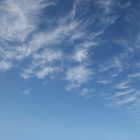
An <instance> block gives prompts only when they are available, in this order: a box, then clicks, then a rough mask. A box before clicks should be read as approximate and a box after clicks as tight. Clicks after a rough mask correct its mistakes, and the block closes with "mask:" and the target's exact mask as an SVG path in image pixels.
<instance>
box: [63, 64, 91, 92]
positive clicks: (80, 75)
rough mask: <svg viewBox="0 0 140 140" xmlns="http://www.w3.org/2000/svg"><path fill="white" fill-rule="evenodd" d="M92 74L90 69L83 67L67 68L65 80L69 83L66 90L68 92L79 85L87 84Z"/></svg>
mask: <svg viewBox="0 0 140 140" xmlns="http://www.w3.org/2000/svg"><path fill="white" fill-rule="evenodd" d="M92 74H93V72H92V71H91V69H89V68H87V67H86V66H84V65H80V66H75V67H72V68H69V69H68V71H66V77H65V79H66V80H67V81H69V82H70V84H69V85H68V86H67V89H68V90H70V89H73V88H76V87H79V86H80V85H81V84H84V83H85V82H87V81H88V80H89V79H90V76H91V75H92Z"/></svg>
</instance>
